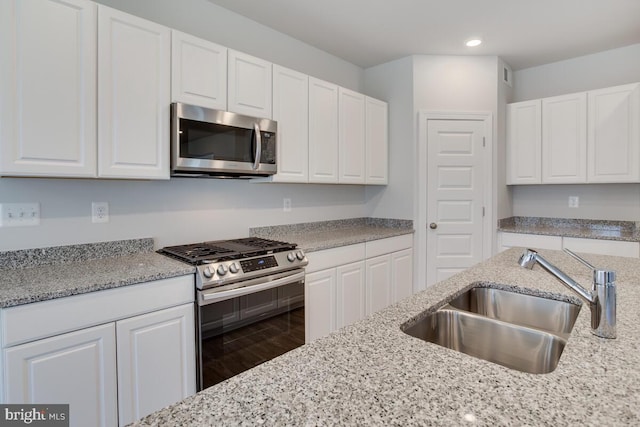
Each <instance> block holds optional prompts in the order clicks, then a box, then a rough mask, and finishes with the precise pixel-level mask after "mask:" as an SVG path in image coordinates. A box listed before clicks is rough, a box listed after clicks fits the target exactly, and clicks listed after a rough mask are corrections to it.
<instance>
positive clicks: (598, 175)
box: [587, 83, 640, 182]
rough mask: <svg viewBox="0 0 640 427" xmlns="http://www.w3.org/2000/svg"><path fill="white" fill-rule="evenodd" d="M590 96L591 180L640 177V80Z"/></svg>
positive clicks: (589, 151)
mask: <svg viewBox="0 0 640 427" xmlns="http://www.w3.org/2000/svg"><path fill="white" fill-rule="evenodd" d="M588 96H589V107H588V110H589V127H588V159H589V160H588V169H587V170H588V181H589V182H638V181H640V83H634V84H630V85H624V86H616V87H611V88H606V89H600V90H595V91H591V92H589V95H588Z"/></svg>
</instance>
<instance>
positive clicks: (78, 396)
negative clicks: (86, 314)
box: [3, 323, 118, 427]
mask: <svg viewBox="0 0 640 427" xmlns="http://www.w3.org/2000/svg"><path fill="white" fill-rule="evenodd" d="M3 369H4V378H5V384H4V396H5V402H3V403H45V404H46V403H65V404H69V409H70V423H69V425H70V426H77V427H84V426H105V427H110V426H114V425H117V423H118V421H117V411H118V408H117V390H116V339H115V325H114V323H108V324H106V325H101V326H96V327H93V328H88V329H82V330H79V331H76V332H70V333H68V334H63V335H57V336H55V337H52V338H47V339H43V340H38V341H33V342H30V343H28V344H22V345H18V346H15V347H11V348H9V349H7V350H5V352H4V367H3Z"/></svg>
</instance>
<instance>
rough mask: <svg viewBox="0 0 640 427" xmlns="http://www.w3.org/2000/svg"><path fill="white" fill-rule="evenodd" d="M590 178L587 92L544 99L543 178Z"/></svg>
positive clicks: (563, 180)
mask: <svg viewBox="0 0 640 427" xmlns="http://www.w3.org/2000/svg"><path fill="white" fill-rule="evenodd" d="M586 179H587V94H586V93H585V92H582V93H576V94H571V95H563V96H556V97H553V98H544V99H543V100H542V182H543V183H545V184H572V183H581V182H582V183H584V182H586Z"/></svg>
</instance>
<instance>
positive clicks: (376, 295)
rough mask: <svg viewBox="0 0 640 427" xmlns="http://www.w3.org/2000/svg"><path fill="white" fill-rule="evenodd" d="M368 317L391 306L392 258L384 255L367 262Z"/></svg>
mask: <svg viewBox="0 0 640 427" xmlns="http://www.w3.org/2000/svg"><path fill="white" fill-rule="evenodd" d="M366 270H367V276H366V286H367V293H366V302H367V315H369V314H373V313H375V312H376V311H378V310H382V309H383V308H385V307H388V306H389V305H391V302H392V295H391V256H390V255H382V256H379V257H375V258H369V259H367V261H366Z"/></svg>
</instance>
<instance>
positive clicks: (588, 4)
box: [209, 0, 640, 70]
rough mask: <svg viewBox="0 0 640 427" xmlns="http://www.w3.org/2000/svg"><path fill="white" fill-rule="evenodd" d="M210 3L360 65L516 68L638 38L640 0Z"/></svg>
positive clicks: (272, 0) (255, 0) (235, 0)
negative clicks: (475, 61) (421, 57)
mask: <svg viewBox="0 0 640 427" xmlns="http://www.w3.org/2000/svg"><path fill="white" fill-rule="evenodd" d="M209 1H210V2H212V3H215V4H217V5H220V6H222V7H224V8H226V9H229V10H232V11H234V12H237V13H239V14H240V15H243V16H245V17H247V18H250V19H252V20H254V21H257V22H259V23H261V24H263V25H266V26H268V27H271V28H273V29H275V30H277V31H279V32H282V33H284V34H288V35H290V36H291V37H294V38H296V39H298V40H301V41H303V42H305V43H308V44H310V45H312V46H315V47H317V48H319V49H322V50H324V51H326V52H329V53H331V54H333V55H335V56H338V57H340V58H343V59H345V60H347V61H349V62H351V63H353V64H356V65H358V66H360V67H363V68H368V67H370V66H373V65H377V64H381V63H384V62H388V61H391V60H394V59H398V58H402V57H405V56H408V55H412V54H435V55H497V56H500V57H501V58H502V59H504V60H505V61H506V62H507V63H508V64H509V65H511V67H512V68H513V69H514V70H519V69H523V68H529V67H532V66H536V65H541V64H547V63H550V62H555V61H560V60H563V59H568V58H573V57H577V56H582V55H587V54H590V53H595V52H600V51H604V50H608V49H613V48H616V47H622V46H628V45H631V44H635V43H640V0H209ZM476 36H479V37H481V38H482V40H483V41H484V42H483V44H482V45H480V46H479V47H476V48H468V47H466V46H465V45H464V42H465V41H466V40H468V39H469V38H471V37H476Z"/></svg>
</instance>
